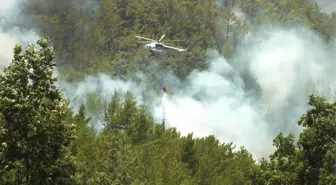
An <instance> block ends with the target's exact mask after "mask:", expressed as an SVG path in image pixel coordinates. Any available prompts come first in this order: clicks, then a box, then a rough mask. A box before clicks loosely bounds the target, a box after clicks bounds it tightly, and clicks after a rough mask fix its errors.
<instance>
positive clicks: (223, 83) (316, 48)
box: [158, 29, 336, 157]
mask: <svg viewBox="0 0 336 185" xmlns="http://www.w3.org/2000/svg"><path fill="white" fill-rule="evenodd" d="M253 37H254V38H255V39H256V40H259V41H257V42H254V43H253V44H252V45H247V46H246V48H244V50H242V51H241V52H240V53H239V55H240V57H239V60H238V61H233V63H234V64H232V65H231V64H230V63H228V61H226V60H225V58H224V57H222V56H219V55H218V54H217V53H212V54H210V55H212V58H213V59H212V60H211V61H210V62H211V65H210V67H209V69H208V70H206V71H203V72H197V71H195V72H194V73H192V74H191V75H190V76H189V81H188V85H187V86H188V87H187V88H186V89H183V90H182V91H181V93H179V94H175V95H172V96H169V98H167V96H166V95H164V96H163V104H164V109H165V110H164V111H165V114H166V120H167V122H168V124H169V125H171V126H173V127H177V129H178V130H179V131H181V132H182V134H183V135H186V134H188V133H189V132H194V134H195V135H196V136H206V135H209V134H214V135H216V136H217V137H218V138H219V139H220V140H221V141H224V142H231V141H233V142H234V144H237V145H241V146H245V147H246V148H247V149H248V150H249V151H251V152H252V153H253V154H254V155H255V156H256V157H260V156H266V155H268V154H270V152H271V151H272V150H271V149H272V146H271V145H272V143H271V142H272V138H273V137H274V136H275V135H277V134H278V133H279V132H286V133H288V132H292V133H298V132H299V131H300V128H299V127H298V126H297V120H298V119H299V117H300V116H301V114H303V113H304V112H305V111H306V110H307V109H308V106H307V101H308V95H310V93H319V94H321V95H324V96H325V97H327V98H334V97H335V84H334V83H335V80H336V74H335V73H334V72H333V69H335V67H336V64H335V60H333V57H334V56H332V55H331V54H332V52H328V51H326V50H325V48H326V47H324V44H323V43H322V41H320V40H319V39H318V38H317V37H316V36H315V35H314V34H313V33H311V32H309V31H308V30H305V29H292V30H281V29H272V30H268V31H265V32H263V33H259V34H255V35H253ZM214 55H215V56H214ZM242 73H246V74H248V75H250V77H253V78H254V79H255V80H256V82H257V84H258V85H259V86H258V87H259V91H258V90H256V89H255V87H254V88H250V90H249V89H248V88H247V87H246V85H247V84H246V83H244V78H243V76H244V74H242ZM245 82H246V81H245ZM251 90H252V91H251ZM250 92H255V93H254V94H253V93H252V94H251V93H250ZM159 111H160V109H158V112H159Z"/></svg>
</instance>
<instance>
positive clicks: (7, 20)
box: [0, 0, 38, 69]
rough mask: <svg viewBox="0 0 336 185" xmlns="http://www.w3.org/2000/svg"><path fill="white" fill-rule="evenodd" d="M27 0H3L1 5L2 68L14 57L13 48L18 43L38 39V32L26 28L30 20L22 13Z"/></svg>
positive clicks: (0, 39) (0, 44)
mask: <svg viewBox="0 0 336 185" xmlns="http://www.w3.org/2000/svg"><path fill="white" fill-rule="evenodd" d="M26 2H27V0H10V1H3V2H1V6H0V69H2V68H3V67H5V66H7V65H8V64H9V63H10V62H11V60H12V58H13V48H14V45H15V44H17V43H21V44H23V45H25V44H27V43H28V42H35V41H36V40H37V39H38V36H37V34H36V32H35V31H34V30H32V29H28V28H24V27H23V26H22V25H24V24H27V22H29V20H27V18H26V17H24V15H23V14H22V13H21V12H22V10H23V9H24V7H25V3H26Z"/></svg>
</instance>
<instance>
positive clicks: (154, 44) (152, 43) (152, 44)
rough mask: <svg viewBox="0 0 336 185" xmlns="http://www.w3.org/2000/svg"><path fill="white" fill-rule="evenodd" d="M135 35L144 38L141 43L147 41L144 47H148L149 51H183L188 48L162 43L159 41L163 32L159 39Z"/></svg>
mask: <svg viewBox="0 0 336 185" xmlns="http://www.w3.org/2000/svg"><path fill="white" fill-rule="evenodd" d="M135 37H136V38H138V39H142V40H146V41H145V42H141V43H147V44H146V45H145V47H146V48H147V49H149V50H150V51H154V52H160V53H162V52H165V51H167V50H176V51H180V52H183V51H187V50H188V48H185V49H183V48H177V47H173V46H168V45H166V44H164V43H163V42H161V40H162V39H163V38H164V37H165V34H163V35H162V36H161V38H160V39H159V40H154V39H149V38H146V37H141V36H135Z"/></svg>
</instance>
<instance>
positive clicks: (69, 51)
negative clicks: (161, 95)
mask: <svg viewBox="0 0 336 185" xmlns="http://www.w3.org/2000/svg"><path fill="white" fill-rule="evenodd" d="M88 1H90V2H91V3H92V4H93V5H94V7H91V6H90V7H85V6H82V1H78V0H60V1H55V0H43V1H42V0H31V1H29V6H28V8H27V10H26V12H29V13H30V14H29V16H32V17H33V18H34V20H36V25H37V30H38V31H39V33H40V34H41V35H48V36H49V37H50V40H51V41H52V45H53V47H54V48H55V54H56V56H57V64H58V67H59V68H58V69H59V72H61V73H65V74H66V75H68V76H70V78H69V79H70V80H71V81H76V80H78V79H80V78H83V77H84V76H86V75H87V74H93V73H97V72H105V73H109V74H111V75H113V76H116V77H118V78H121V79H130V78H133V77H134V73H135V72H138V71H143V72H145V75H147V76H146V77H147V78H148V79H150V84H149V85H148V87H147V88H150V86H156V87H157V86H158V85H159V84H160V80H161V79H160V78H161V77H160V74H153V71H152V68H149V66H150V65H152V64H153V63H155V67H156V68H157V69H158V70H166V69H168V70H172V71H173V72H174V73H175V74H176V75H177V76H178V77H179V78H185V77H186V76H187V75H188V74H189V73H190V72H191V71H193V70H194V69H199V70H202V69H204V68H205V67H207V63H206V50H207V49H208V48H214V49H217V50H219V51H220V52H221V53H222V54H223V55H224V56H225V57H226V58H228V59H230V57H232V56H234V54H235V50H236V48H237V47H239V45H240V41H241V38H242V37H243V36H244V35H245V34H246V33H247V32H248V31H254V30H257V29H258V28H259V27H260V26H261V25H264V24H268V23H276V24H278V25H282V26H292V25H296V24H305V25H306V26H308V27H310V28H311V29H313V30H314V31H316V32H317V33H318V34H320V36H321V37H322V38H324V39H325V40H326V41H327V42H329V41H332V40H333V39H335V36H336V32H335V30H336V25H335V24H334V22H335V20H336V14H335V13H332V14H326V13H324V12H322V11H321V10H320V8H319V7H318V6H317V5H316V4H312V3H311V2H310V1H307V0H280V1H261V0H216V1H215V0H208V1H192V0H185V1H178V0H170V1H157V0H136V1H135V0H134V1H129V0H123V1H116V0H101V1H94V0H88ZM216 3H218V4H219V5H216ZM238 11H240V13H241V14H238V13H237V12H238ZM138 34H139V35H143V36H146V37H151V38H155V39H158V38H160V36H161V35H162V34H166V37H165V42H166V43H167V44H172V45H176V46H180V47H190V51H189V52H186V53H178V52H176V53H174V52H171V53H167V54H165V55H154V56H150V55H149V53H148V52H147V51H146V50H145V49H144V48H143V45H139V44H138V43H136V42H135V41H136V40H135V38H134V36H135V35H138ZM176 40H182V41H179V42H175V41H176ZM37 44H38V45H39V47H40V49H36V47H34V45H29V46H28V48H27V49H26V50H24V51H23V49H22V48H21V46H20V45H16V46H15V48H14V59H13V61H12V63H11V65H10V66H9V67H7V68H5V69H4V71H3V74H1V75H0V84H1V90H0V182H1V183H0V184H90V185H101V184H112V185H125V184H130V185H163V184H164V185H176V184H181V185H198V184H199V185H217V184H218V185H219V184H227V185H238V184H239V185H241V184H246V185H252V184H255V185H270V184H272V185H273V184H275V185H277V184H279V185H280V184H281V185H284V184H288V185H289V184H299V185H300V184H302V185H308V184H319V185H327V184H333V183H334V182H335V181H336V160H335V157H336V138H335V137H336V130H335V129H336V121H335V120H336V119H335V118H336V117H335V114H336V103H328V102H326V100H325V99H323V98H321V97H317V96H311V97H310V101H309V105H311V106H312V107H313V108H312V109H311V110H309V111H307V113H306V114H304V115H303V116H302V117H301V119H300V120H299V122H298V123H299V125H301V126H303V127H304V130H303V132H302V133H301V134H300V137H299V140H298V141H295V139H294V135H293V134H289V135H287V136H285V135H283V134H282V133H279V135H278V136H276V137H275V138H274V140H273V145H274V146H275V147H276V150H275V152H274V153H273V154H272V155H270V156H269V158H267V159H266V158H263V159H261V160H260V161H259V162H258V163H256V162H255V161H254V159H253V157H252V155H251V154H250V153H249V152H248V151H247V150H246V149H244V148H240V150H236V151H235V150H234V149H235V147H234V146H233V143H220V142H219V141H218V140H217V139H216V138H215V137H214V136H208V137H205V138H193V134H192V133H190V134H189V135H187V136H181V135H180V133H179V132H178V131H176V129H175V128H166V127H165V122H164V121H163V122H162V123H161V124H158V123H155V122H154V120H153V119H152V117H151V115H150V114H149V112H148V111H147V108H146V107H145V106H144V105H140V104H138V102H137V101H136V100H135V97H134V96H133V95H132V94H131V93H130V92H122V91H115V93H114V95H113V96H112V98H111V101H110V102H104V101H103V100H102V99H99V98H97V97H95V96H94V95H92V94H90V95H89V96H88V98H87V100H88V102H87V104H86V105H82V106H81V107H80V109H79V112H78V113H77V114H73V113H72V111H70V110H69V108H68V102H67V101H66V100H64V99H63V98H62V95H61V94H60V92H59V91H58V89H57V88H56V87H55V85H54V82H55V80H56V78H53V77H52V70H53V67H54V66H55V63H54V62H53V58H54V51H53V49H52V48H51V46H50V41H49V39H45V38H41V39H40V40H39V41H38V42H37ZM146 85H147V84H146ZM147 96H150V94H148V95H147ZM105 107H106V110H105V109H104V108H105ZM101 109H104V110H105V112H104V128H103V129H102V131H101V132H97V131H95V130H94V129H93V128H92V127H91V126H90V125H89V121H90V118H87V117H86V114H85V113H86V112H90V113H98V111H100V110H101Z"/></svg>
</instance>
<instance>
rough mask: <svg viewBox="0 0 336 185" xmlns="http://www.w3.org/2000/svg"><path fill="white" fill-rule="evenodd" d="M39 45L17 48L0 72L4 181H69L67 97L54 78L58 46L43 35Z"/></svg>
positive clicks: (0, 154) (0, 150) (0, 174)
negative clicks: (12, 57) (64, 97)
mask: <svg viewBox="0 0 336 185" xmlns="http://www.w3.org/2000/svg"><path fill="white" fill-rule="evenodd" d="M37 44H38V45H39V46H40V48H41V49H39V50H37V49H36V48H35V47H34V45H33V44H30V45H29V46H28V48H27V49H26V50H24V51H23V50H22V47H21V46H20V45H18V44H17V45H16V46H15V48H14V59H13V61H12V63H11V64H10V66H9V67H7V68H5V69H4V71H3V72H4V73H3V74H2V75H1V76H0V84H1V91H0V114H1V115H2V119H1V122H0V130H1V132H0V143H1V148H0V178H1V182H2V183H4V184H45V183H48V184H60V183H62V184H70V183H71V174H72V173H73V171H72V170H73V168H72V165H71V164H72V163H71V161H69V160H68V159H67V158H66V151H65V149H66V147H67V146H68V145H69V144H70V142H71V140H72V138H73V124H72V123H71V122H68V121H67V120H68V119H67V118H68V117H69V116H70V112H69V109H68V102H67V101H65V100H63V98H62V96H61V94H60V92H59V90H58V89H57V88H56V86H55V85H54V82H55V81H56V78H54V77H52V72H53V67H54V66H55V63H54V62H53V58H54V51H53V48H52V47H51V46H50V42H49V39H47V38H40V39H39V40H38V41H37Z"/></svg>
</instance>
